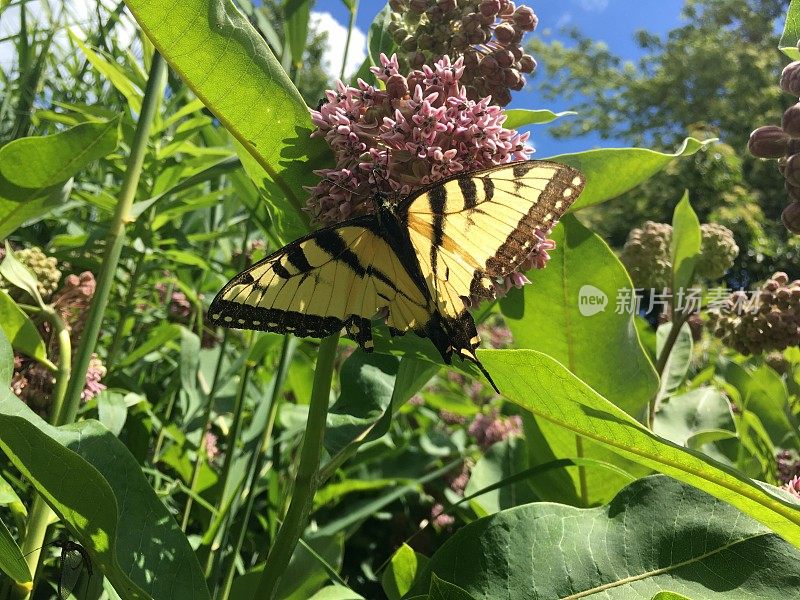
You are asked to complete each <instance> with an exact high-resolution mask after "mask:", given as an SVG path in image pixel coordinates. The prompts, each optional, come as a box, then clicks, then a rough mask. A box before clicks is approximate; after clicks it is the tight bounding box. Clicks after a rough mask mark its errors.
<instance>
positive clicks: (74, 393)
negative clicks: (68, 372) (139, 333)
mask: <svg viewBox="0 0 800 600" xmlns="http://www.w3.org/2000/svg"><path fill="white" fill-rule="evenodd" d="M166 74H167V67H166V63H165V62H164V59H163V58H162V57H161V55H160V54H158V53H155V54H154V55H153V63H152V65H151V66H150V73H149V75H148V78H147V87H146V89H145V92H144V99H143V100H142V112H141V114H140V115H139V121H138V123H137V124H136V132H135V134H134V136H133V143H132V144H131V153H130V156H129V157H128V163H127V168H126V170H125V179H124V180H123V182H122V189H121V190H120V194H119V201H118V202H117V207H116V211H115V212H114V217H113V219H112V221H111V226H110V228H109V232H108V238H107V240H106V252H105V256H104V257H103V263H102V266H101V267H100V275H99V277H98V278H97V290H96V291H95V294H94V298H93V299H92V305H91V308H90V309H89V316H88V317H87V320H86V327H85V329H84V331H83V334H82V335H81V341H80V345H79V346H78V351H77V354H76V356H75V365H74V372H73V375H72V378H71V379H70V381H69V387H68V388H67V397H66V406H65V407H64V411H65V412H64V422H65V423H71V422H72V421H74V420H75V415H76V414H77V412H78V407H79V406H80V402H81V390H83V385H84V383H85V381H86V371H87V370H88V368H89V360H90V359H91V358H92V353H93V352H94V349H95V346H96V345H97V340H98V338H99V336H100V326H101V325H102V323H103V316H104V315H105V312H106V307H107V306H108V298H109V296H110V295H111V288H112V287H113V286H114V275H115V274H116V271H117V265H118V264H119V258H120V255H121V254H122V247H123V246H124V244H125V225H126V224H127V223H128V222H130V219H131V217H130V210H131V206H133V200H134V198H135V197H136V189H137V187H138V186H139V178H140V177H141V174H142V165H143V164H144V157H145V154H146V153H147V140H148V138H149V136H150V128H151V126H152V124H153V118H154V117H155V114H156V111H157V108H158V106H159V105H160V102H161V96H162V94H163V89H164V82H165V76H166Z"/></svg>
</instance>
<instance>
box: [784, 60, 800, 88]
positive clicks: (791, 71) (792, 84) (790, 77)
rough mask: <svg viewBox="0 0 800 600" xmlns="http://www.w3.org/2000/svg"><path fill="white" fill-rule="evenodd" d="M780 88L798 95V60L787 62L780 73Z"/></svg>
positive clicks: (799, 74)
mask: <svg viewBox="0 0 800 600" xmlns="http://www.w3.org/2000/svg"><path fill="white" fill-rule="evenodd" d="M781 89H782V90H783V91H784V92H786V93H787V94H792V95H793V96H800V61H798V60H796V61H794V62H793V63H789V64H788V65H786V67H785V68H784V69H783V72H782V73H781Z"/></svg>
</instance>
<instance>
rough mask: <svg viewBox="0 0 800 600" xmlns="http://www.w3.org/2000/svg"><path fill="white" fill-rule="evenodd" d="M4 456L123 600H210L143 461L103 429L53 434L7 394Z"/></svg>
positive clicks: (1, 403)
mask: <svg viewBox="0 0 800 600" xmlns="http://www.w3.org/2000/svg"><path fill="white" fill-rule="evenodd" d="M0 450H2V452H3V453H4V454H5V455H6V456H7V457H8V460H9V461H10V462H11V464H13V465H14V467H15V468H17V469H19V471H20V472H21V473H22V474H23V475H24V476H25V477H26V478H27V479H28V480H29V481H30V482H31V483H32V485H33V486H34V487H35V488H36V490H37V491H38V492H39V494H41V495H42V497H43V498H44V499H45V500H46V501H47V503H48V504H49V505H50V506H51V508H52V509H53V510H54V512H55V513H56V514H57V515H58V516H59V517H60V518H61V519H62V520H63V521H64V522H65V523H66V524H67V525H68V526H69V529H70V531H71V533H73V534H74V536H75V538H76V539H77V540H79V541H80V543H81V544H82V545H83V546H84V547H85V548H86V549H87V550H89V551H90V553H91V558H92V560H93V562H95V563H96V564H98V565H100V566H101V569H100V570H102V571H103V574H104V575H105V576H106V577H107V578H108V579H109V580H110V581H111V582H112V583H113V585H114V587H115V589H116V590H117V591H118V592H119V593H120V595H121V596H122V597H125V598H142V599H147V598H153V599H155V600H160V599H162V598H163V599H167V598H169V599H176V600H180V599H183V598H185V599H187V600H189V599H191V600H197V599H202V598H209V595H208V590H207V589H206V586H205V579H204V577H203V573H202V571H201V570H200V565H199V563H198V562H197V559H196V558H195V554H194V551H193V550H192V548H191V546H190V545H189V542H188V540H187V539H186V536H185V535H184V534H183V532H181V530H180V528H179V527H178V524H177V523H176V522H175V520H174V518H173V516H172V515H171V514H170V513H169V511H168V510H167V508H166V507H165V506H164V504H163V503H162V502H161V500H160V499H159V498H158V497H157V496H156V494H155V492H154V491H153V488H152V487H150V484H149V483H148V481H147V479H146V478H145V476H144V474H143V473H142V471H141V467H140V465H139V464H138V463H137V462H136V459H134V458H133V456H131V454H130V453H129V452H128V450H127V448H125V446H124V445H123V444H122V443H121V442H120V441H119V440H118V439H117V438H116V437H114V435H113V434H111V433H110V432H109V431H108V430H107V429H105V428H104V427H103V426H102V425H101V424H100V423H98V422H97V421H93V420H87V421H82V422H80V423H75V424H73V425H69V426H65V427H59V428H56V427H52V426H51V425H49V424H47V423H46V422H45V421H43V420H42V419H41V418H40V417H38V416H37V415H36V414H34V413H33V412H32V411H31V410H30V409H29V408H28V407H27V406H26V405H25V404H23V403H22V401H20V400H19V398H17V397H16V396H14V395H13V394H12V393H11V391H10V390H8V389H7V388H2V387H0ZM65 475H68V476H65Z"/></svg>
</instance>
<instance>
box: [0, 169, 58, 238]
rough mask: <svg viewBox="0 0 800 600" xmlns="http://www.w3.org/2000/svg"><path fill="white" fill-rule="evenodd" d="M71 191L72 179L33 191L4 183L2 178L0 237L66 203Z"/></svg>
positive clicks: (0, 191) (0, 188) (0, 183)
mask: <svg viewBox="0 0 800 600" xmlns="http://www.w3.org/2000/svg"><path fill="white" fill-rule="evenodd" d="M71 192H72V179H69V180H68V181H67V182H66V183H65V184H64V185H61V186H54V187H52V188H47V189H45V190H39V191H31V190H28V189H25V188H18V187H14V186H11V184H8V183H6V184H4V182H3V181H2V179H1V178H0V238H5V237H8V236H9V235H11V234H12V233H14V231H16V230H17V229H18V228H19V227H21V226H22V225H24V224H25V223H27V222H28V221H33V220H34V219H39V218H41V217H43V216H45V215H46V214H47V213H49V212H50V211H51V210H53V209H54V208H57V207H59V206H62V205H64V204H66V202H67V200H68V199H69V195H70V193H71Z"/></svg>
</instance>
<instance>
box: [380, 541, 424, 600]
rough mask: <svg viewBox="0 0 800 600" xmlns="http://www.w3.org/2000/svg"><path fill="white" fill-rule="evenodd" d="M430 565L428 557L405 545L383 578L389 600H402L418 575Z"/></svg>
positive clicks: (382, 582) (384, 589)
mask: <svg viewBox="0 0 800 600" xmlns="http://www.w3.org/2000/svg"><path fill="white" fill-rule="evenodd" d="M427 564H428V557H427V556H424V555H422V554H418V553H417V552H414V550H413V549H412V548H411V546H409V545H408V544H403V545H402V546H400V547H399V548H398V549H397V552H395V553H394V555H393V556H392V560H391V562H389V564H388V566H387V567H386V570H385V571H384V572H383V576H382V577H381V585H382V586H383V591H384V593H385V594H386V596H387V598H388V599H389V600H400V598H402V597H403V596H405V595H406V593H407V592H408V590H410V589H411V586H412V585H413V584H414V580H415V579H416V577H417V574H418V573H419V572H420V571H422V569H424V568H425V567H426V566H427Z"/></svg>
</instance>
